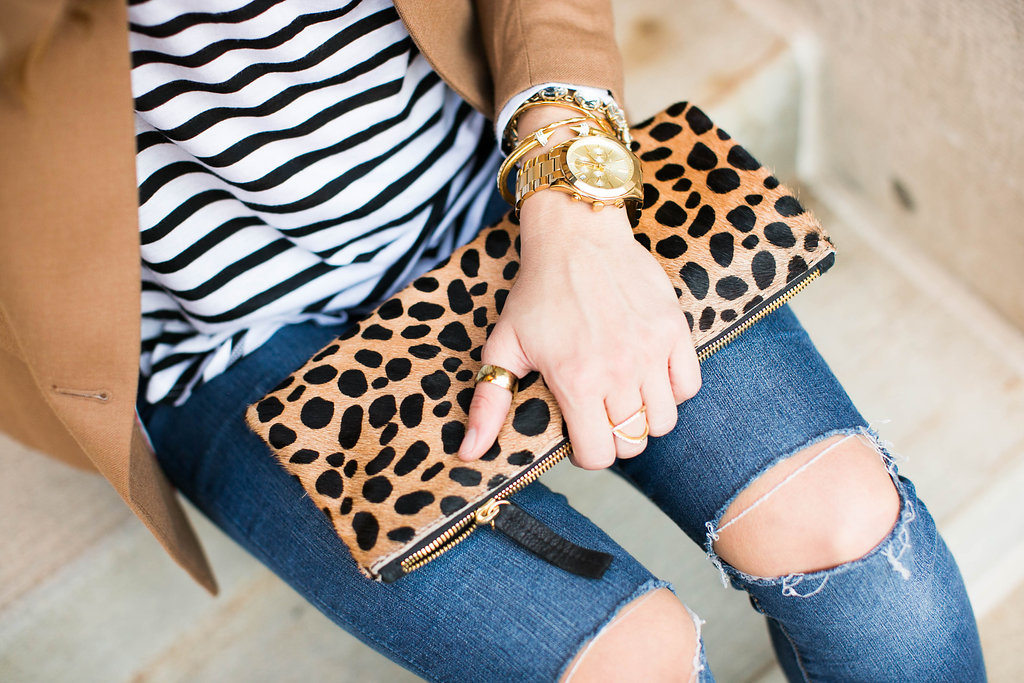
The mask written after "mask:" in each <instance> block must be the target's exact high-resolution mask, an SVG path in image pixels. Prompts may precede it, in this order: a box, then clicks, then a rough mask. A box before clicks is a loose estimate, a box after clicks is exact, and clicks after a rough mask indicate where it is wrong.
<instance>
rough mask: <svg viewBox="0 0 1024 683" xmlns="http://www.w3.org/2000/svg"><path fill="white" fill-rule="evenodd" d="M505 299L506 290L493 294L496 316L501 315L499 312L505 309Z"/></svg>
mask: <svg viewBox="0 0 1024 683" xmlns="http://www.w3.org/2000/svg"><path fill="white" fill-rule="evenodd" d="M507 298H508V290H507V289H499V290H497V291H495V292H494V310H495V311H496V312H497V313H498V315H501V312H502V311H503V310H504V309H505V299H507ZM488 334H490V332H489V331H488Z"/></svg>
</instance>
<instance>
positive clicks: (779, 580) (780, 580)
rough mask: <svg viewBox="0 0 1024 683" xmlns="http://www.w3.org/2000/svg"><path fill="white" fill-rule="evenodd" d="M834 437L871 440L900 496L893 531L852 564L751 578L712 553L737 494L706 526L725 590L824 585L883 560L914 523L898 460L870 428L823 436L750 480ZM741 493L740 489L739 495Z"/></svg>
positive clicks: (708, 545) (708, 551)
mask: <svg viewBox="0 0 1024 683" xmlns="http://www.w3.org/2000/svg"><path fill="white" fill-rule="evenodd" d="M837 434H864V435H865V436H867V437H869V438H870V439H871V441H872V443H873V445H874V446H875V449H876V450H877V451H878V452H879V455H880V457H881V458H882V460H883V462H884V463H885V466H886V470H887V472H888V473H889V477H890V479H891V480H892V482H893V485H894V486H895V488H896V492H897V494H898V496H899V503H900V513H899V516H898V518H897V520H896V524H895V525H894V526H893V528H892V530H891V531H890V532H889V533H888V534H886V536H885V538H883V539H882V540H881V541H880V542H879V543H878V544H877V545H875V546H874V547H873V548H872V549H871V550H870V551H868V552H867V553H866V554H864V555H862V556H861V557H859V558H857V559H855V560H851V561H850V562H844V563H842V564H839V565H837V566H835V567H831V568H828V569H821V570H818V571H814V572H806V573H804V572H793V573H791V574H788V575H786V576H777V577H764V576H754V575H751V574H747V573H745V572H742V571H740V570H738V569H736V568H735V567H733V566H731V565H730V564H729V563H727V562H726V561H725V560H723V559H722V558H721V557H719V555H718V554H717V553H716V552H715V550H714V541H715V536H716V534H715V533H714V528H715V525H716V523H717V522H718V521H719V520H721V518H722V516H723V515H724V514H725V511H726V510H727V509H728V507H729V505H730V504H732V502H733V501H734V500H735V498H736V497H737V496H738V495H739V492H737V494H736V495H734V496H733V497H732V498H730V499H729V500H728V501H727V502H726V503H725V504H724V505H723V506H722V508H721V509H720V510H719V511H718V512H717V513H716V515H715V519H714V521H713V522H708V523H707V527H708V533H707V536H706V540H705V548H704V549H705V553H706V555H707V557H708V559H710V560H711V562H712V564H714V566H715V567H716V568H717V569H718V571H719V575H720V577H721V579H722V584H723V585H724V586H726V587H728V585H729V584H728V578H733V579H736V580H739V581H741V582H743V583H747V584H750V585H754V586H783V588H786V587H788V588H789V589H790V590H792V587H793V586H795V585H798V584H799V583H802V582H803V581H813V580H820V581H821V582H822V584H823V583H824V582H826V581H828V579H829V577H831V576H835V575H837V574H842V573H845V572H847V571H851V570H853V569H855V568H856V567H858V566H860V565H861V564H864V563H866V562H868V561H870V560H872V559H873V558H875V557H876V556H878V555H882V556H883V557H884V556H885V555H884V551H885V550H887V549H888V548H889V547H890V546H891V544H892V543H893V542H895V541H896V540H898V537H899V536H900V534H901V533H902V532H903V531H904V529H905V527H906V525H907V524H909V523H910V522H912V521H913V520H914V519H915V517H916V513H915V511H914V506H913V504H912V503H910V501H909V500H908V498H907V492H906V485H905V484H904V483H903V481H902V479H901V477H900V476H899V474H898V472H897V469H896V461H897V458H896V457H895V456H893V455H892V453H891V452H890V450H889V447H888V445H887V442H885V441H884V440H882V438H881V437H880V436H879V435H878V434H877V432H875V430H874V429H872V428H871V427H869V426H857V427H844V428H840V429H834V430H831V431H828V432H824V433H823V434H821V435H819V436H817V437H814V438H813V439H811V440H810V441H809V442H808V443H806V444H805V445H803V446H801V447H800V448H797V449H796V450H794V451H793V452H792V453H791V454H789V455H786V456H782V457H781V458H779V459H778V460H776V461H775V462H773V463H772V464H770V465H768V466H767V467H765V468H764V470H763V471H762V472H761V473H760V474H758V475H756V476H755V477H753V478H752V479H751V481H754V480H755V479H757V477H759V476H761V474H764V472H767V471H768V470H769V469H771V468H772V467H773V466H774V465H775V464H778V463H779V462H782V461H783V460H785V459H786V458H788V457H792V455H795V454H796V453H799V452H800V451H801V450H803V449H804V448H808V447H810V446H813V445H814V444H815V443H819V442H820V441H823V440H825V439H827V438H830V437H832V436H835V435H837ZM742 490H743V489H741V491H742ZM887 559H888V558H887ZM890 566H892V567H893V570H894V571H897V572H898V571H899V570H898V569H896V567H895V566H894V565H893V564H892V563H891V562H890ZM901 575H902V574H901ZM823 587H824V586H823V585H821V586H819V587H818V589H817V590H815V591H814V592H813V593H811V594H808V595H803V596H800V595H799V594H797V593H795V592H794V593H792V595H793V596H794V597H809V596H810V595H813V594H814V593H817V592H818V590H820V589H821V588H823Z"/></svg>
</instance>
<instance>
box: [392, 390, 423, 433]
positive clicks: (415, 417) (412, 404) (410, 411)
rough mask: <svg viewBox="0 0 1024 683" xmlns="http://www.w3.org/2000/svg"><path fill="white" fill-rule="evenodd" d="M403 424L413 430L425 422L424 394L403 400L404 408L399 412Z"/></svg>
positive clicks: (410, 395)
mask: <svg viewBox="0 0 1024 683" xmlns="http://www.w3.org/2000/svg"><path fill="white" fill-rule="evenodd" d="M398 415H399V417H401V418H402V424H404V425H405V426H406V427H409V428H410V429H412V428H413V427H417V426H419V424H420V422H421V421H422V420H423V394H409V395H408V396H406V397H405V398H403V399H402V407H401V408H400V409H399V411H398Z"/></svg>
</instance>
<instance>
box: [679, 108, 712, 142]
mask: <svg viewBox="0 0 1024 683" xmlns="http://www.w3.org/2000/svg"><path fill="white" fill-rule="evenodd" d="M686 122H687V123H688V124H690V130H692V131H693V132H694V133H696V134H697V135H703V134H704V133H706V132H708V131H709V130H711V128H712V126H713V125H714V124H712V123H711V119H709V118H708V115H707V114H705V113H704V112H702V111H701V110H700V109H699V108H697V107H690V108H689V109H688V110H687V112H686Z"/></svg>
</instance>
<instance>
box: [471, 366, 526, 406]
mask: <svg viewBox="0 0 1024 683" xmlns="http://www.w3.org/2000/svg"><path fill="white" fill-rule="evenodd" d="M473 382H474V384H477V383H480V382H490V383H491V384H497V385H498V386H499V387H503V388H505V389H508V390H509V391H510V392H512V398H513V399H514V398H515V397H516V391H517V390H518V388H519V378H518V377H516V376H515V375H513V374H512V373H511V372H509V371H508V370H506V369H505V368H503V367H501V366H500V365H491V364H489V363H488V364H486V365H481V366H480V369H479V370H477V372H476V379H475V380H473Z"/></svg>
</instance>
